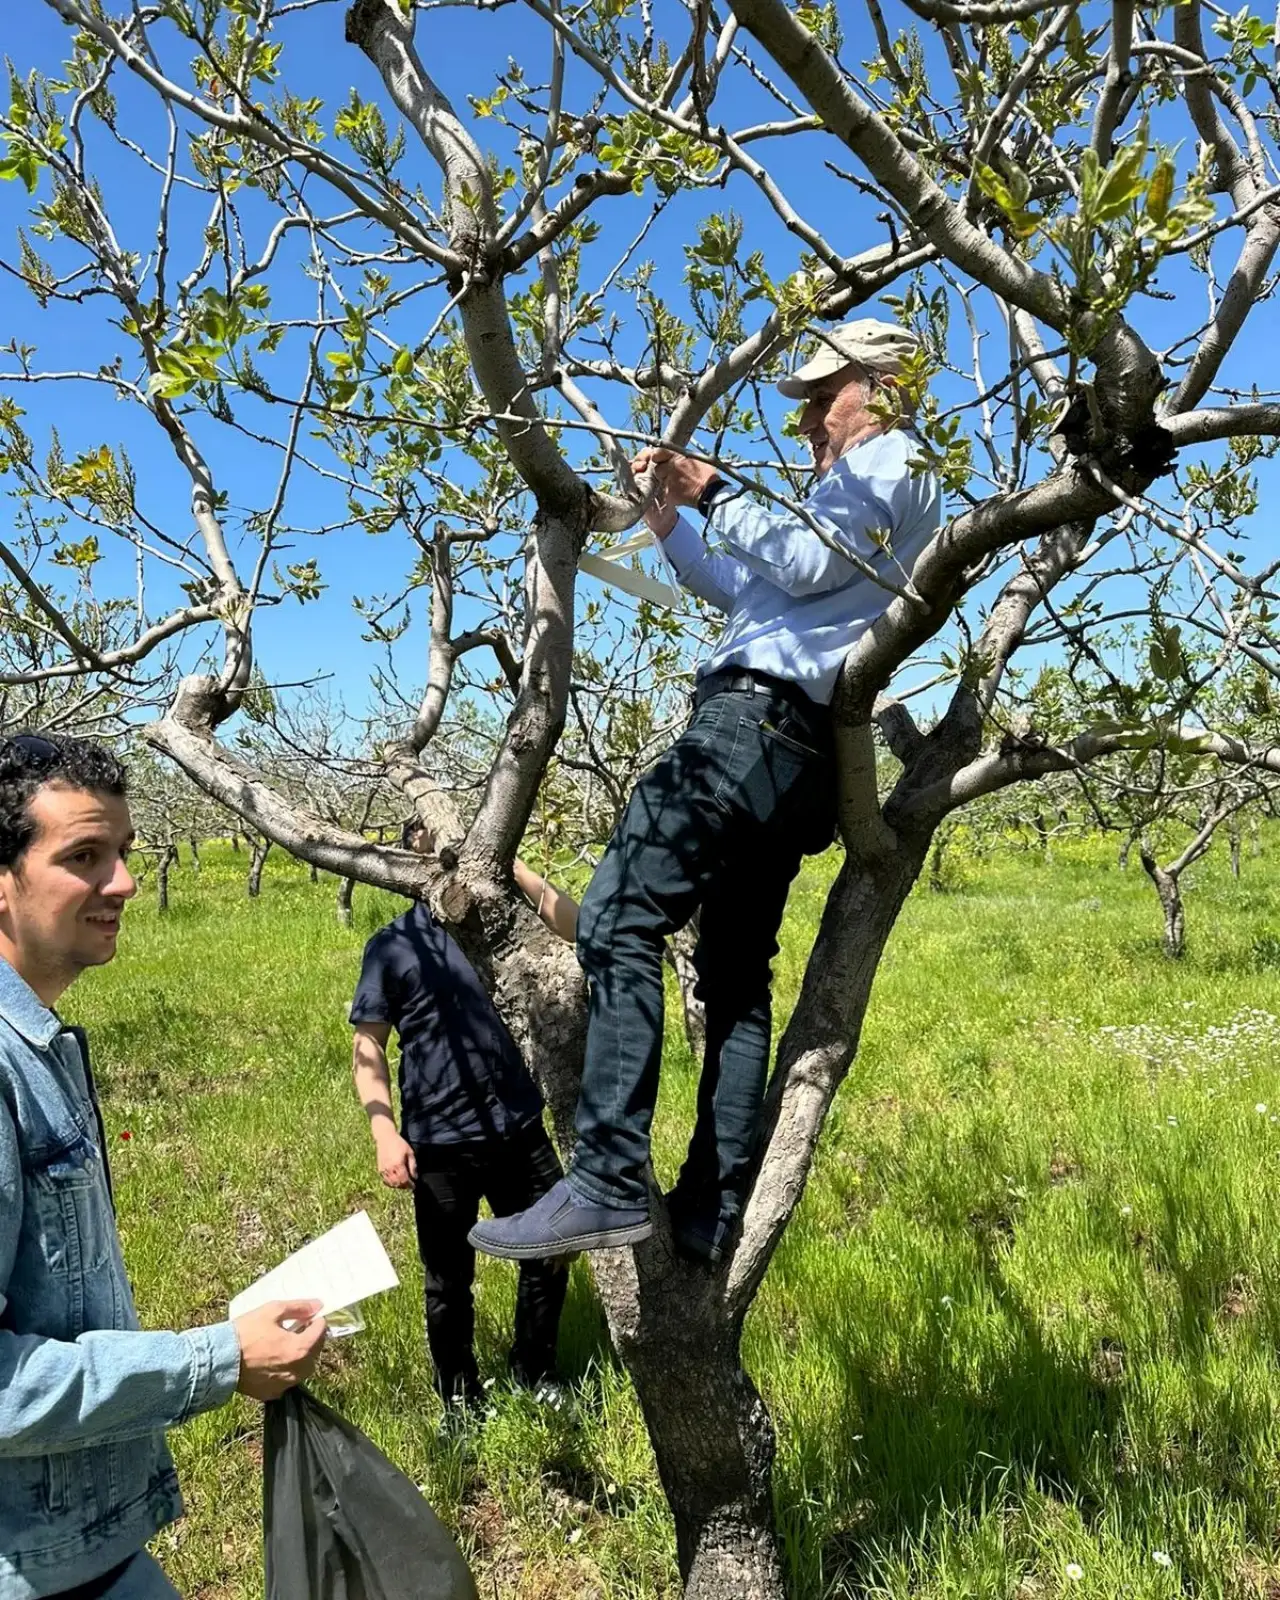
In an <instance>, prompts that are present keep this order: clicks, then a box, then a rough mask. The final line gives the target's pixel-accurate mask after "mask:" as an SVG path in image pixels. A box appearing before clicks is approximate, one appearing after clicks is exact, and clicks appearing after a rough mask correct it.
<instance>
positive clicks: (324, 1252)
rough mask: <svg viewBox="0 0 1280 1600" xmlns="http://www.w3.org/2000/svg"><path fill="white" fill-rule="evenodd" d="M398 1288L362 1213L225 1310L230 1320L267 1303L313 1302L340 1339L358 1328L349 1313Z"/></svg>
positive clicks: (375, 1234)
mask: <svg viewBox="0 0 1280 1600" xmlns="http://www.w3.org/2000/svg"><path fill="white" fill-rule="evenodd" d="M399 1283H400V1279H399V1278H398V1277H397V1276H396V1269H395V1268H394V1267H393V1266H392V1265H391V1262H390V1260H389V1259H388V1257H387V1252H386V1251H385V1250H384V1249H383V1247H382V1240H381V1239H379V1237H378V1232H377V1229H376V1228H375V1227H374V1225H373V1223H372V1222H370V1220H369V1214H368V1212H367V1211H357V1212H356V1214H355V1216H354V1217H348V1218H347V1220H346V1221H345V1222H340V1223H339V1224H338V1225H337V1227H336V1228H330V1229H329V1231H328V1233H322V1234H321V1235H320V1237H319V1238H318V1239H313V1240H312V1241H311V1243H310V1244H306V1245H303V1247H302V1249H301V1250H295V1251H294V1253H293V1254H292V1255H291V1256H289V1257H287V1258H286V1259H285V1260H284V1261H282V1262H281V1263H280V1265H279V1266H278V1267H274V1268H273V1269H272V1270H271V1271H270V1272H268V1273H267V1274H266V1276H265V1277H263V1278H259V1279H258V1281H257V1283H253V1284H250V1286H249V1287H248V1288H247V1289H244V1290H242V1291H241V1293H240V1294H238V1295H237V1296H236V1297H235V1299H234V1300H233V1301H232V1302H231V1305H230V1308H229V1310H230V1315H231V1316H232V1317H233V1318H234V1317H240V1316H243V1315H244V1313H245V1312H246V1311H254V1310H256V1309H257V1307H258V1306H262V1305H266V1303H267V1302H268V1301H269V1300H319V1301H320V1314H321V1315H322V1316H323V1317H324V1318H325V1319H326V1320H327V1321H328V1323H329V1326H330V1330H331V1332H332V1333H334V1334H335V1335H339V1336H340V1335H341V1334H343V1333H357V1332H358V1331H359V1330H360V1329H361V1328H363V1327H364V1323H363V1321H362V1320H361V1319H360V1317H359V1316H358V1315H357V1314H356V1313H355V1312H353V1311H352V1309H351V1308H352V1307H354V1306H357V1305H359V1303H360V1302H361V1301H362V1300H367V1299H368V1298H369V1297H370V1295H375V1294H384V1293H385V1292H386V1291H387V1290H388V1289H394V1288H396V1287H398V1285H399Z"/></svg>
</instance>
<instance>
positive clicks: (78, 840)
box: [0, 734, 325, 1600]
mask: <svg viewBox="0 0 1280 1600" xmlns="http://www.w3.org/2000/svg"><path fill="white" fill-rule="evenodd" d="M132 839H133V825H132V823H131V822H130V820H129V807H128V804H127V802H126V799H125V774H124V769H123V768H122V767H121V765H120V763H119V762H118V761H117V760H116V759H115V757H114V756H112V755H111V754H110V753H109V752H107V751H106V750H103V749H101V748H100V747H99V746H97V745H93V744H88V743H84V742H82V741H80V740H77V739H56V740H54V739H45V738H42V737H40V736H39V735H37V734H18V735H16V736H14V737H12V738H8V739H3V740H0V1600H29V1597H34V1596H37V1595H64V1596H75V1600H163V1597H164V1596H169V1597H172V1596H173V1595H174V1594H175V1592H176V1591H175V1590H174V1589H173V1587H172V1585H171V1584H170V1583H169V1582H168V1580H167V1579H166V1578H165V1576H164V1574H163V1572H162V1571H161V1570H160V1568H159V1566H158V1565H157V1564H156V1563H155V1561H153V1560H152V1558H151V1557H150V1556H149V1555H148V1554H147V1551H146V1543H147V1541H148V1540H149V1539H151V1538H152V1537H153V1536H154V1535H155V1534H156V1533H157V1532H159V1530H160V1529H161V1528H163V1527H164V1526H165V1525H166V1523H169V1522H172V1521H174V1520H175V1518H177V1517H178V1516H180V1515H181V1513H182V1497H181V1495H180V1494H179V1492H178V1480H177V1477H176V1475H175V1473H174V1470H173V1462H172V1461H171V1460H170V1457H169V1452H168V1450H167V1448H166V1447H165V1439H164V1435H165V1430H166V1429H167V1428H172V1427H175V1426H177V1424H178V1423H181V1422H186V1421H187V1420H188V1418H190V1417H194V1416H198V1415H199V1414H200V1413H201V1412H202V1411H209V1410H211V1409H212V1408H213V1407H214V1406H220V1405H223V1404H224V1403H225V1402H226V1401H228V1400H229V1399H230V1398H231V1396H232V1394H234V1392H235V1391H236V1389H237V1388H238V1389H239V1390H240V1391H241V1393H243V1394H247V1395H251V1396H252V1397H253V1398H254V1399H257V1400H270V1399H273V1398H274V1397H275V1396H276V1395H279V1394H283V1392H284V1391H285V1389H287V1388H288V1387H289V1386H290V1385H291V1384H294V1383H297V1382H298V1381H299V1379H301V1378H305V1377H306V1376H308V1374H309V1373H310V1372H311V1370H312V1368H313V1367H314V1365H315V1362H316V1358H317V1356H318V1354H319V1350H320V1344H321V1341H322V1339H323V1338H324V1332H325V1325H324V1322H323V1320H322V1319H320V1318H319V1317H316V1316H315V1313H316V1312H317V1311H318V1310H319V1309H320V1307H319V1303H318V1302H316V1301H306V1302H301V1303H295V1304H288V1303H284V1302H276V1303H274V1304H272V1305H267V1306H262V1307H261V1308H260V1309H259V1310H257V1311H252V1312H249V1313H248V1314H247V1315H246V1316H243V1317H238V1318H237V1319H236V1321H235V1322H234V1323H232V1322H223V1323H215V1324H214V1325H213V1326H211V1327H206V1328H192V1329H190V1330H188V1331H187V1332H186V1333H143V1332H141V1331H140V1330H139V1327H138V1319H137V1315H136V1313H135V1311H134V1306H133V1296H132V1294H131V1292H130V1289H129V1280H128V1278H127V1277H126V1275H125V1269H124V1261H123V1259H122V1256H121V1252H120V1240H119V1237H118V1235H117V1233H116V1225H115V1213H114V1207H113V1202H112V1195H111V1182H110V1177H109V1174H108V1171H107V1152H106V1137H105V1133H104V1131H103V1123H102V1117H101V1113H100V1111H99V1109H98V1101H97V1097H96V1095H95V1093H94V1087H93V1075H92V1073H91V1071H90V1068H89V1053H88V1046H87V1043H86V1041H85V1036H84V1034H83V1033H82V1032H81V1030H80V1029H79V1028H72V1027H68V1026H67V1025H66V1024H65V1023H64V1022H63V1021H62V1019H61V1017H59V1016H58V1014H57V1013H56V1012H55V1011H54V1009H53V1008H54V1006H55V1005H56V1004H57V1002H58V1000H59V999H60V998H61V996H62V994H63V993H64V992H65V991H66V990H67V989H68V988H69V987H70V986H71V984H73V983H74V982H75V980H76V979H77V978H78V977H79V976H80V974H81V973H82V972H83V971H84V970H85V969H86V968H87V967H98V966H101V965H103V963H104V962H107V961H110V960H111V959H112V958H113V957H114V955H115V953H116V941H117V937H118V935H119V932H120V919H121V915H122V913H123V911H124V906H125V902H126V901H127V900H129V899H131V898H132V896H133V894H134V893H135V891H136V885H135V883H134V881H133V878H132V877H131V876H130V873H129V869H128V867H127V866H126V864H125V858H126V856H127V854H128V849H129V845H130V843H131V841H132ZM284 1323H290V1324H301V1326H298V1327H294V1328H293V1329H292V1331H291V1329H290V1328H286V1327H284V1326H282V1324H284Z"/></svg>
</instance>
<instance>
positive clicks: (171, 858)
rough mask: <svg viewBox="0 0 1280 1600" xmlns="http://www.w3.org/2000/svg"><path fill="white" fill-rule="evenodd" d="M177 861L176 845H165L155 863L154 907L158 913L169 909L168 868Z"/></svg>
mask: <svg viewBox="0 0 1280 1600" xmlns="http://www.w3.org/2000/svg"><path fill="white" fill-rule="evenodd" d="M177 859H178V847H177V845H173V844H167V845H165V847H164V849H163V850H161V852H160V855H159V857H158V859H157V861H156V906H157V908H158V909H159V910H160V911H167V910H168V909H169V868H170V867H171V866H172V865H173V864H174V862H176V861H177Z"/></svg>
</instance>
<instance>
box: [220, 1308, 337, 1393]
mask: <svg viewBox="0 0 1280 1600" xmlns="http://www.w3.org/2000/svg"><path fill="white" fill-rule="evenodd" d="M320 1304H321V1303H320V1301H319V1300H273V1301H271V1302H270V1303H269V1304H268V1305H265V1306H259V1307H258V1309H257V1310H256V1311H246V1312H245V1314H244V1316H242V1317H237V1318H236V1320H235V1321H234V1322H233V1323H232V1327H233V1328H234V1329H235V1330H236V1338H237V1339H239V1341H240V1382H239V1383H238V1384H237V1385H236V1388H237V1389H239V1391H240V1393H241V1394H247V1395H248V1396H249V1398H250V1399H251V1400H276V1399H279V1397H280V1396H281V1395H282V1394H283V1393H284V1392H285V1390H286V1389H292V1388H293V1386H294V1384H295V1383H301V1382H302V1380H303V1379H304V1378H309V1377H310V1376H311V1374H312V1373H313V1372H314V1371H315V1366H316V1362H317V1361H318V1360H319V1359H320V1346H321V1345H322V1344H323V1343H324V1336H325V1333H326V1332H327V1331H328V1330H327V1325H326V1323H325V1320H324V1318H323V1317H321V1316H318V1315H317V1312H318V1311H319V1310H320ZM286 1322H294V1323H297V1324H298V1326H297V1327H296V1328H294V1329H289V1328H285V1327H283V1326H282V1324H283V1323H286Z"/></svg>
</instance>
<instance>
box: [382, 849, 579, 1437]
mask: <svg viewBox="0 0 1280 1600" xmlns="http://www.w3.org/2000/svg"><path fill="white" fill-rule="evenodd" d="M428 843H429V841H428V840H427V839H426V837H425V831H424V830H423V829H422V828H420V827H419V826H418V825H417V824H414V823H410V824H409V825H408V826H407V827H406V829H405V834H404V844H405V848H406V849H410V850H421V849H424V847H426V846H427V845H428ZM351 1022H352V1025H353V1027H354V1028H355V1044H354V1050H353V1067H354V1072H355V1081H356V1092H357V1093H358V1094H359V1096H360V1103H361V1104H362V1105H363V1106H364V1109H365V1113H366V1114H367V1116H368V1118H369V1125H370V1128H371V1130H372V1133H373V1142H374V1149H375V1152H376V1157H377V1162H378V1171H379V1173H380V1174H381V1175H382V1181H383V1182H384V1183H386V1184H387V1185H388V1186H389V1187H391V1188H393V1189H412V1190H413V1208H414V1218H415V1221H416V1223H417V1232H418V1253H419V1255H420V1256H421V1258H422V1265H423V1270H424V1273H425V1275H426V1316H427V1344H428V1346H429V1348H430V1351H431V1359H432V1362H433V1363H434V1366H435V1385H436V1390H437V1392H438V1393H439V1395H440V1397H441V1398H442V1399H443V1400H444V1401H445V1403H446V1405H454V1404H456V1405H459V1406H467V1405H478V1404H479V1403H480V1402H481V1401H482V1400H483V1397H484V1391H483V1388H482V1387H481V1383H480V1374H479V1371H478V1369H477V1367H476V1358H475V1350H474V1348H473V1344H474V1335H475V1306H474V1301H473V1297H472V1282H473V1280H474V1278H475V1265H476V1258H475V1251H474V1250H473V1249H472V1247H471V1245H470V1243H469V1242H468V1239H467V1233H468V1230H469V1229H470V1228H471V1226H472V1225H473V1224H474V1222H475V1220H476V1218H477V1217H478V1216H479V1214H480V1201H481V1199H485V1200H487V1201H488V1202H489V1205H490V1206H491V1208H492V1209H493V1213H494V1215H495V1216H507V1215H509V1214H510V1213H511V1212H514V1211H520V1210H522V1209H524V1208H525V1207H527V1206H530V1205H532V1204H533V1203H534V1202H535V1201H536V1200H537V1199H538V1198H539V1197H540V1196H541V1195H544V1194H546V1193H547V1191H548V1190H549V1189H551V1188H552V1187H553V1186H554V1184H555V1183H556V1181H557V1180H558V1179H559V1178H560V1176H561V1167H560V1161H559V1158H558V1157H557V1155H556V1153H555V1150H554V1149H553V1148H552V1145H551V1141H550V1139H548V1137H547V1134H546V1131H545V1129H544V1128H543V1126H542V1097H541V1095H540V1094H539V1093H538V1089H537V1086H536V1085H535V1083H534V1081H533V1079H532V1078H531V1077H530V1075H529V1070H528V1068H527V1067H526V1066H525V1064H524V1061H523V1059H522V1057H521V1055H520V1051H519V1048H518V1047H517V1045H516V1042H515V1040H514V1039H513V1038H512V1037H511V1035H510V1033H509V1032H508V1031H507V1027H506V1024H505V1023H504V1022H503V1020H502V1018H501V1017H500V1016H499V1015H498V1012H497V1010H496V1009H495V1007H494V1004H493V1001H492V1000H491V999H490V998H489V995H488V993H487V991H486V990H485V988H484V985H483V984H482V983H481V982H480V980H479V978H478V977H477V976H476V974H475V971H474V969H473V968H472V966H471V964H470V962H469V961H468V960H467V958H466V957H465V956H464V955H463V953H462V951H461V950H459V949H458V946H457V945H456V944H455V943H454V941H453V940H452V939H451V938H450V937H449V935H448V934H447V933H446V932H445V930H444V929H443V928H442V927H441V926H440V924H439V923H438V922H437V921H436V920H435V918H434V917H433V916H432V915H431V911H430V909H429V908H428V907H427V906H426V905H425V904H424V903H422V902H418V903H417V904H416V905H414V906H413V907H412V909H410V910H409V911H406V912H405V914H404V915H403V916H401V917H397V918H396V920H395V921H394V922H391V923H388V925H387V926H386V927H385V928H383V929H381V931H380V932H378V933H376V934H374V936H373V938H372V939H370V941H369V943H368V945H367V946H366V947H365V952H364V963H363V966H362V968H361V972H360V982H359V984H358V986H357V988H356V994H355V999H354V1001H353V1002H352V1006H351ZM392 1028H394V1029H395V1030H396V1032H397V1034H398V1035H399V1038H400V1072H399V1088H400V1128H399V1129H397V1127H396V1122H395V1117H394V1115H393V1112H392V1107H391V1074H390V1070H389V1068H388V1065H387V1042H388V1040H389V1038H390V1035H391V1030H392ZM566 1287H567V1274H566V1273H565V1270H564V1264H563V1263H561V1262H544V1261H530V1262H527V1263H526V1264H524V1265H523V1266H522V1267H521V1269H520V1283H519V1288H518V1289H517V1291H516V1319H515V1338H514V1341H513V1344H512V1348H511V1373H512V1376H513V1378H514V1379H515V1380H516V1382H518V1383H523V1384H527V1385H528V1386H529V1387H531V1388H532V1389H534V1391H535V1392H536V1393H539V1394H540V1395H542V1396H543V1397H546V1398H554V1397H556V1395H557V1393H558V1385H557V1381H556V1334H557V1331H558V1329H559V1325H560V1313H561V1310H562V1309H563V1307H564V1298H565V1289H566Z"/></svg>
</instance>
